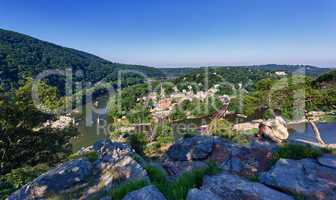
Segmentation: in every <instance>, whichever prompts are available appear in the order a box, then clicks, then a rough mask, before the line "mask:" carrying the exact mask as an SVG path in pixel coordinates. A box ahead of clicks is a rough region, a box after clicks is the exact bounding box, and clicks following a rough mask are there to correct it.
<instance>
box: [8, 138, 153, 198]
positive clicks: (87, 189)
mask: <svg viewBox="0 0 336 200" xmlns="http://www.w3.org/2000/svg"><path fill="white" fill-rule="evenodd" d="M90 153H91V154H92V153H95V154H97V160H95V161H91V162H90V161H89V160H88V159H85V158H80V159H77V160H73V161H69V162H67V163H64V164H62V165H60V166H58V167H56V168H55V169H53V170H50V171H49V172H47V173H45V174H43V175H41V176H40V177H38V178H36V179H35V180H33V181H32V182H31V183H28V184H27V185H25V186H24V187H23V188H21V189H20V190H18V191H17V192H15V193H14V194H12V195H11V196H10V197H9V199H10V200H12V199H13V200H14V199H15V200H16V199H36V198H46V197H49V196H56V197H57V196H58V195H60V194H61V197H62V198H70V197H71V198H75V199H79V198H81V199H89V198H91V197H94V196H95V195H96V194H98V193H100V192H103V191H106V190H109V189H111V188H112V187H115V186H117V185H118V184H120V183H125V182H127V181H135V180H148V177H147V173H146V171H145V170H144V169H143V167H142V166H141V165H140V164H139V163H138V162H137V161H136V160H134V156H135V153H134V151H133V149H131V148H130V147H129V146H128V145H126V144H122V143H116V142H112V141H110V140H101V141H98V142H97V143H95V144H94V145H92V146H89V147H87V148H85V149H82V150H81V151H80V152H79V154H80V155H82V156H83V157H85V155H88V154H90Z"/></svg>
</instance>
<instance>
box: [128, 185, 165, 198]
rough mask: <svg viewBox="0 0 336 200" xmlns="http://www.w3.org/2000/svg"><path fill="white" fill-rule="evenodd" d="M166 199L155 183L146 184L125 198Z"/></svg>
mask: <svg viewBox="0 0 336 200" xmlns="http://www.w3.org/2000/svg"><path fill="white" fill-rule="evenodd" d="M140 199H141V200H166V198H165V197H164V196H163V194H162V193H161V192H160V191H159V190H158V189H157V188H156V187H155V186H153V185H150V186H146V187H144V188H142V189H140V190H136V191H134V192H131V193H129V194H127V195H126V196H125V197H124V198H123V200H140Z"/></svg>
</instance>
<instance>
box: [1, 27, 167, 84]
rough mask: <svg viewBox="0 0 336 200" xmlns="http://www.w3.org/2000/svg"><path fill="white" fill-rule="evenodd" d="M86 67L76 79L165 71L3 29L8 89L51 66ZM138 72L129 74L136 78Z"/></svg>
mask: <svg viewBox="0 0 336 200" xmlns="http://www.w3.org/2000/svg"><path fill="white" fill-rule="evenodd" d="M66 68H71V69H73V71H76V70H82V72H83V73H84V76H83V77H74V78H75V80H74V81H80V80H84V81H85V82H86V83H88V82H91V83H97V82H99V81H101V80H104V81H107V82H108V81H115V80H117V79H118V71H120V70H136V71H137V72H141V73H144V74H146V75H147V76H148V77H161V76H163V74H162V72H161V71H160V70H158V69H156V68H153V67H146V66H141V65H127V64H119V63H112V62H110V61H107V60H104V59H102V58H99V57H97V56H94V55H91V54H88V53H85V52H82V51H78V50H75V49H70V48H65V47H61V46H58V45H55V44H52V43H49V42H44V41H41V40H38V39H35V38H33V37H30V36H27V35H23V34H20V33H16V32H12V31H7V30H3V29H0V79H1V85H2V87H3V88H4V89H5V90H8V89H10V88H13V87H14V88H17V87H19V86H20V85H22V84H23V81H24V78H25V77H27V76H30V77H34V76H35V75H37V74H38V73H40V72H42V71H44V70H47V69H66ZM134 76H136V74H133V75H132V74H128V75H127V77H128V79H132V78H134ZM48 83H51V84H52V85H55V86H58V87H59V88H60V89H61V88H62V87H64V80H62V79H60V78H55V77H51V78H50V79H48Z"/></svg>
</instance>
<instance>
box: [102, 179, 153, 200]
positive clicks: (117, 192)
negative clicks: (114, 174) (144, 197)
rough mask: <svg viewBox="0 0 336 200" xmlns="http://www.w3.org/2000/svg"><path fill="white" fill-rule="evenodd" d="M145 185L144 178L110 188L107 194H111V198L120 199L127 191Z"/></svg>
mask: <svg viewBox="0 0 336 200" xmlns="http://www.w3.org/2000/svg"><path fill="white" fill-rule="evenodd" d="M147 185H148V182H147V181H145V180H140V181H132V182H128V183H125V184H122V185H120V186H118V187H116V188H114V189H112V190H111V192H110V193H109V194H108V195H109V196H111V197H112V199H113V200H121V199H123V198H124V197H125V196H126V195H127V194H128V193H130V192H133V191H135V190H138V189H141V188H143V187H145V186H147Z"/></svg>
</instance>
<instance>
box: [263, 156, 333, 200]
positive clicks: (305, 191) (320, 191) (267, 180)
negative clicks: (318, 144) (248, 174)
mask: <svg viewBox="0 0 336 200" xmlns="http://www.w3.org/2000/svg"><path fill="white" fill-rule="evenodd" d="M260 181H261V182H262V183H264V184H266V185H269V186H271V187H273V188H277V189H279V190H281V191H286V192H288V193H292V194H296V195H298V196H301V197H303V198H304V199H308V200H335V199H336V170H335V169H333V168H329V167H325V166H323V165H320V164H319V163H318V162H317V161H316V160H314V159H302V160H290V159H280V160H279V161H278V162H277V163H276V165H275V166H274V167H273V168H272V170H270V171H268V172H266V173H263V174H262V175H261V177H260Z"/></svg>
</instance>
